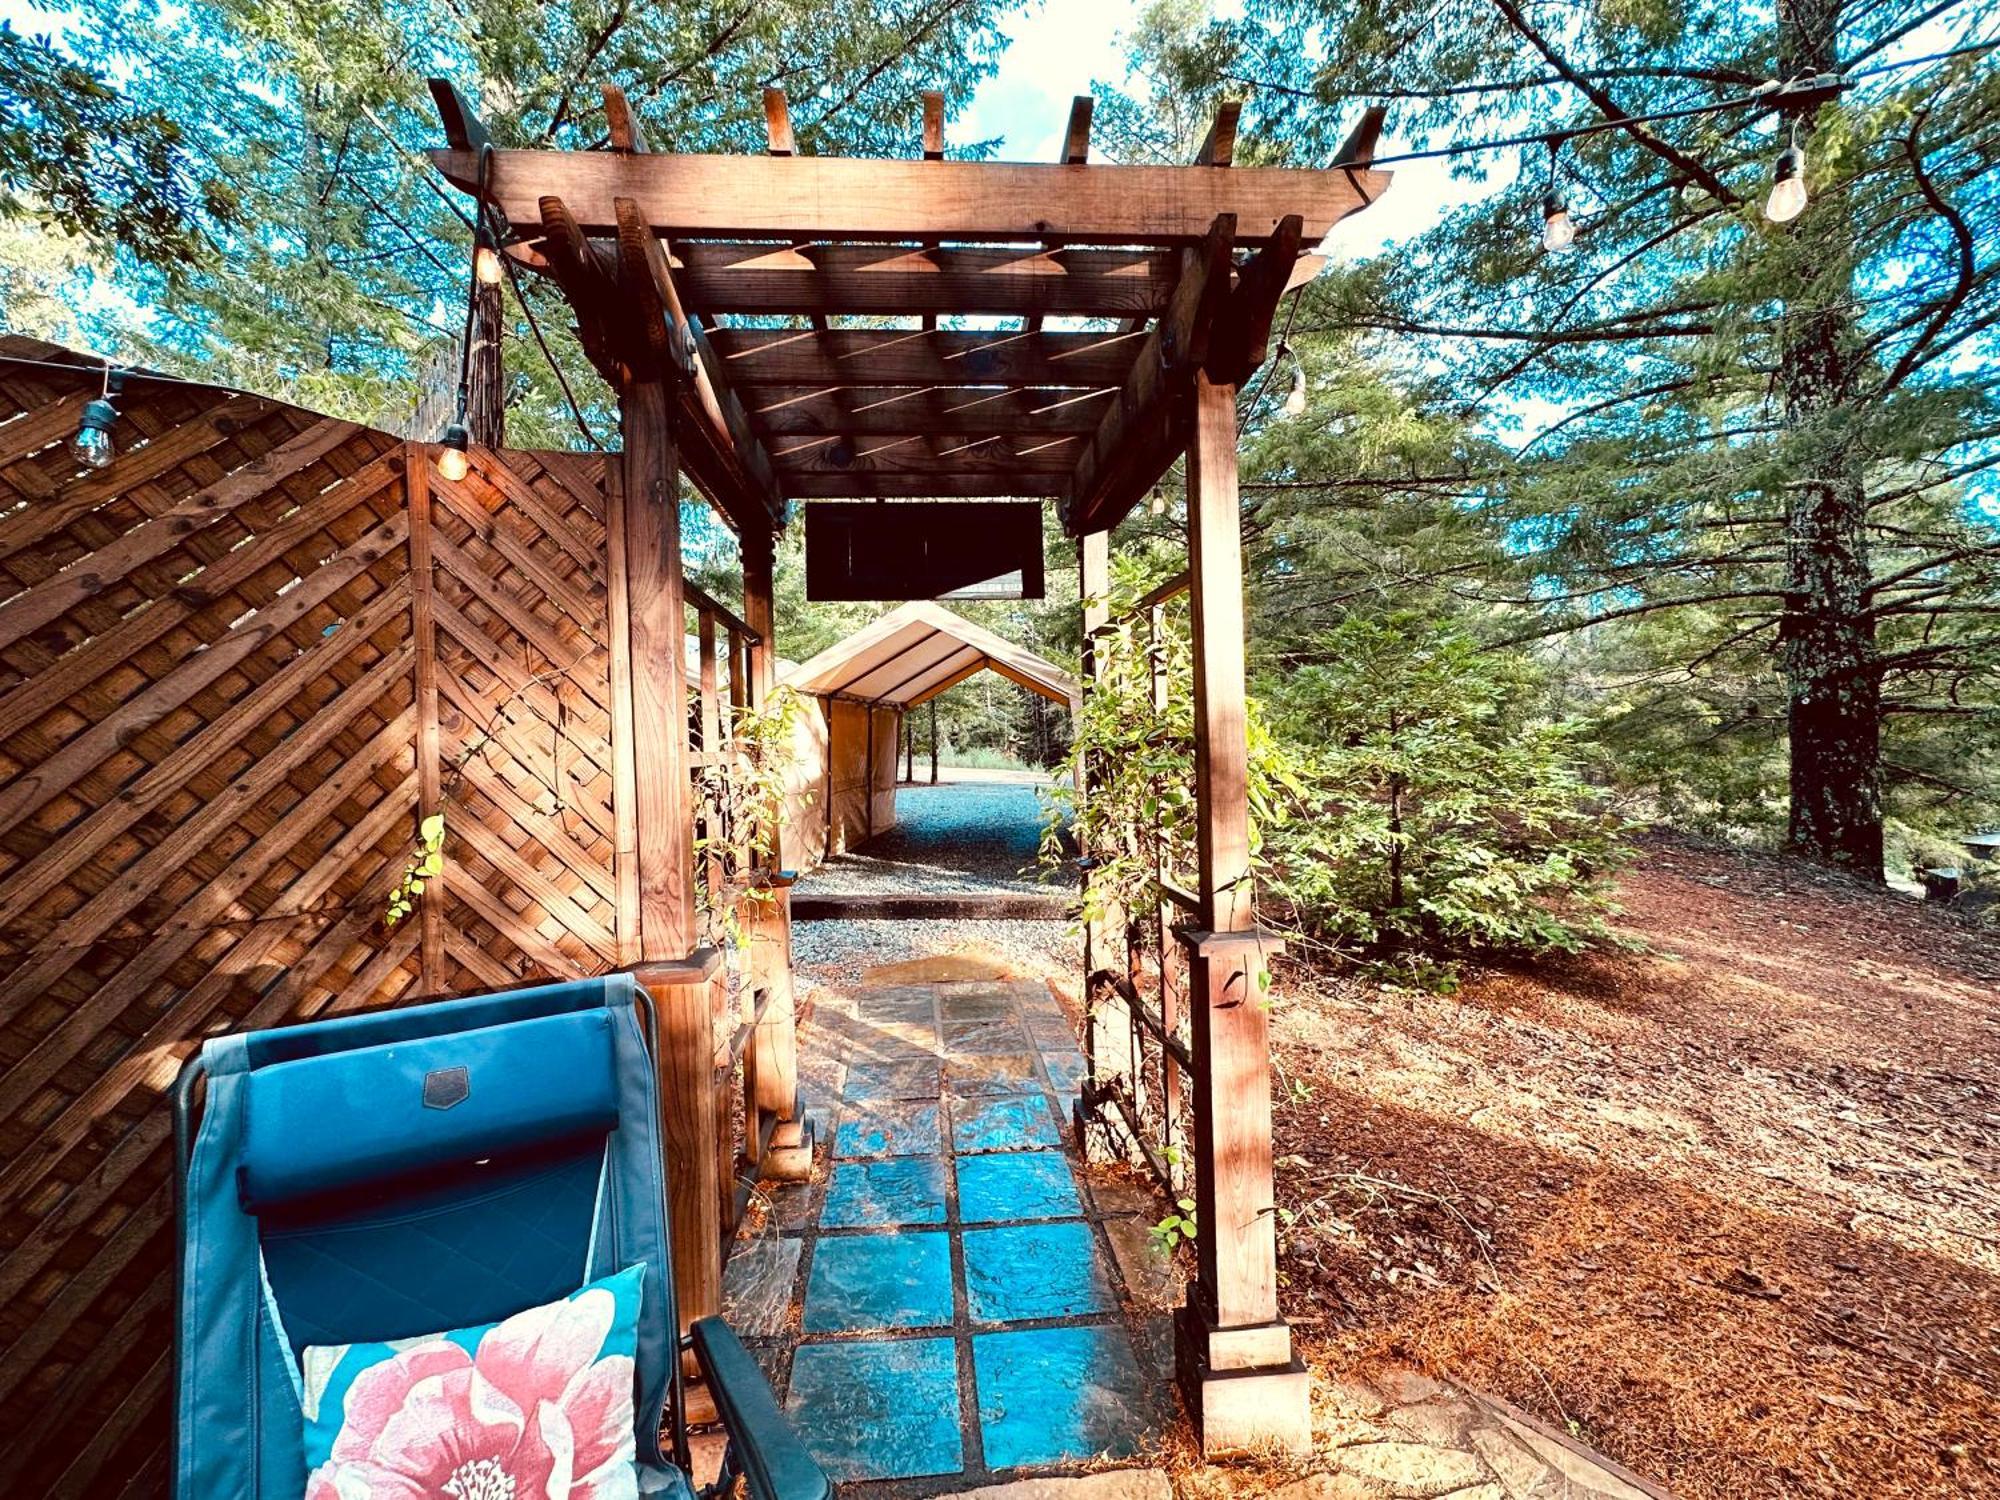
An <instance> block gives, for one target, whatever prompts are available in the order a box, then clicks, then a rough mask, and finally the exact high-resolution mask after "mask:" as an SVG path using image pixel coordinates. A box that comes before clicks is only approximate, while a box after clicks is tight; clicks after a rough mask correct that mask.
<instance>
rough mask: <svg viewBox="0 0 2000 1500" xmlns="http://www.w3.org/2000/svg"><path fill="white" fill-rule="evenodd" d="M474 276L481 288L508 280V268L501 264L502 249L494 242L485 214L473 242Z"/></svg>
mask: <svg viewBox="0 0 2000 1500" xmlns="http://www.w3.org/2000/svg"><path fill="white" fill-rule="evenodd" d="M472 274H473V275H474V276H475V277H477V278H478V280H479V284H480V285H481V286H498V285H500V283H501V282H503V281H505V280H506V279H507V268H506V267H505V266H503V265H502V264H500V247H499V246H498V245H496V244H495V243H494V242H493V231H492V230H490V229H488V228H487V227H486V223H485V215H483V214H482V215H481V216H480V225H479V228H478V230H477V231H476V232H475V233H474V235H473V240H472Z"/></svg>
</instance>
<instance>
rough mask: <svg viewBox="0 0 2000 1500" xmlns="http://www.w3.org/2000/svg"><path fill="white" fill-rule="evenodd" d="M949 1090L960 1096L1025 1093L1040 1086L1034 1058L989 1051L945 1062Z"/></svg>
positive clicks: (1017, 1053)
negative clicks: (949, 1085)
mask: <svg viewBox="0 0 2000 1500" xmlns="http://www.w3.org/2000/svg"><path fill="white" fill-rule="evenodd" d="M945 1077H946V1078H947V1079H948V1080H949V1081H950V1084H951V1091H952V1093H953V1094H955V1095H957V1096H958V1097H960V1098H966V1099H971V1098H978V1097H982V1096H985V1095H991V1094H1025V1093H1029V1092H1031V1091H1037V1090H1039V1089H1040V1088H1041V1086H1042V1080H1041V1078H1040V1077H1039V1076H1038V1075H1037V1074H1036V1072H1035V1059H1034V1057H1033V1055H1031V1054H1029V1053H1026V1052H992V1053H985V1054H982V1055H979V1056H968V1057H954V1058H952V1059H951V1060H950V1061H948V1062H947V1063H946V1064H945Z"/></svg>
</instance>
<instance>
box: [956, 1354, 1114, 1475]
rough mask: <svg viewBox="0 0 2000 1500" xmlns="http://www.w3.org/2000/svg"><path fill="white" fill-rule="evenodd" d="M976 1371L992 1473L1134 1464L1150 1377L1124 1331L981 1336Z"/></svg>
mask: <svg viewBox="0 0 2000 1500" xmlns="http://www.w3.org/2000/svg"><path fill="white" fill-rule="evenodd" d="M972 1369H973V1379H974V1382H975V1383H976V1384H977V1386H978V1388H979V1430H980V1436H981V1437H982V1439H983V1440H984V1443H985V1447H986V1463H987V1467H989V1468H993V1469H1017V1468H1026V1467H1030V1466H1035V1465H1041V1464H1056V1463H1066V1462H1075V1461H1077V1460H1079V1459H1085V1458H1090V1457H1094V1456H1098V1455H1102V1456H1106V1457H1110V1458H1129V1457H1130V1456H1131V1455H1132V1454H1134V1453H1136V1452H1137V1451H1138V1448H1139V1443H1140V1441H1141V1439H1142V1438H1143V1437H1144V1436H1145V1434H1146V1432H1147V1427H1148V1423H1147V1421H1146V1416H1145V1403H1144V1396H1143V1394H1142V1392H1143V1390H1144V1384H1145V1382H1144V1377H1143V1376H1142V1375H1141V1374H1140V1372H1139V1365H1138V1362H1137V1361H1136V1360H1135V1359H1133V1357H1132V1349H1131V1346H1130V1345H1129V1344H1128V1343H1127V1342H1126V1339H1125V1334H1124V1332H1123V1330H1121V1329H1119V1328H1116V1327H1113V1326H1110V1325H1102V1324H1100V1325H1097V1326H1095V1327H1085V1328H1033V1329H1023V1330H1019V1331H1017V1332H1011V1333H984V1334H980V1335H978V1336H977V1337H975V1338H974V1339H973V1341H972Z"/></svg>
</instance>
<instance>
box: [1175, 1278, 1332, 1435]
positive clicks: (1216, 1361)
mask: <svg viewBox="0 0 2000 1500" xmlns="http://www.w3.org/2000/svg"><path fill="white" fill-rule="evenodd" d="M1188 1296H1189V1299H1190V1303H1192V1302H1193V1299H1194V1297H1195V1291H1194V1289H1193V1288H1192V1287H1190V1288H1189V1291H1188ZM1174 1371H1175V1375H1176V1377H1177V1378H1178V1380H1179V1382H1180V1387H1181V1399H1182V1400H1183V1401H1185V1402H1186V1403H1187V1412H1188V1419H1189V1420H1190V1421H1191V1422H1193V1424H1194V1430H1195V1437H1196V1440H1197V1441H1198V1442H1199V1443H1200V1444H1201V1451H1202V1453H1203V1455H1204V1456H1207V1457H1214V1456H1216V1455H1219V1454H1225V1453H1244V1452H1271V1451H1278V1452H1284V1453H1307V1452H1310V1451H1311V1450H1312V1381H1311V1377H1310V1376H1309V1375H1308V1374H1307V1373H1306V1367H1305V1366H1304V1365H1303V1364H1301V1363H1300V1362H1299V1360H1298V1357H1297V1356H1296V1355H1295V1354H1293V1353H1292V1330H1291V1327H1290V1325H1289V1324H1287V1323H1285V1322H1284V1321H1283V1320H1279V1321H1277V1322H1273V1323H1262V1324H1258V1325H1256V1326H1255V1327H1251V1328H1215V1327H1212V1326H1211V1325H1210V1324H1209V1322H1208V1319H1207V1318H1206V1317H1205V1316H1204V1315H1203V1313H1202V1312H1201V1310H1200V1309H1199V1308H1198V1307H1196V1306H1193V1305H1190V1306H1185V1307H1181V1308H1179V1309H1177V1310H1176V1311H1175V1313H1174Z"/></svg>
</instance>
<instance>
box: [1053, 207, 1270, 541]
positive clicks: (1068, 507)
mask: <svg viewBox="0 0 2000 1500" xmlns="http://www.w3.org/2000/svg"><path fill="white" fill-rule="evenodd" d="M1216 175H1217V176H1222V175H1225V174H1222V173H1217V174H1216ZM1235 230H1236V226H1235V222H1234V221H1233V220H1232V219H1231V218H1230V217H1229V215H1227V214H1221V215H1218V216H1217V218H1216V220H1215V222H1214V224H1213V225H1211V226H1210V228H1209V232H1208V235H1207V237H1206V238H1205V239H1204V240H1203V241H1202V243H1201V245H1200V246H1199V247H1197V248H1194V249H1190V250H1183V251H1182V252H1181V277H1180V282H1179V284H1178V285H1177V286H1176V287H1175V288H1174V295H1173V300H1172V302H1171V303H1169V305H1168V307H1167V310H1166V312H1165V313H1163V314H1162V315H1161V317H1160V320H1159V322H1158V323H1157V324H1156V325H1155V326H1154V328H1153V330H1152V332H1151V333H1149V334H1147V335H1146V342H1145V344H1144V345H1143V346H1142V347H1141V349H1140V351H1139V357H1138V358H1137V359H1136V360H1134V361H1133V364H1132V373H1131V375H1130V377H1129V378H1128V379H1127V380H1126V382H1125V386H1124V388H1123V389H1122V390H1121V391H1120V392H1119V395H1118V401H1117V404H1116V405H1115V406H1114V407H1112V409H1111V410H1110V411H1107V412H1106V413H1105V414H1104V417H1103V420H1102V421H1101V422H1100V423H1099V425H1098V429H1097V434H1096V436H1095V437H1094V438H1092V439H1091V441H1090V443H1089V444H1088V445H1087V447H1086V448H1085V450H1084V452H1083V454H1082V456H1081V457H1080V458H1079V459H1078V460H1077V465H1076V468H1075V470H1074V471H1073V472H1072V474H1071V477H1070V481H1069V484H1068V485H1067V486H1066V491H1065V495H1064V499H1063V507H1062V512H1063V525H1064V527H1065V528H1067V530H1068V531H1069V533H1070V534H1071V535H1072V536H1081V535H1084V534H1085V533H1088V532H1092V531H1108V530H1110V529H1111V528H1112V527H1114V526H1116V525H1117V524H1118V523H1119V521H1121V520H1122V519H1124V517H1125V514H1126V512H1127V511H1129V510H1131V508H1132V507H1133V505H1135V504H1136V503H1138V500H1139V497H1140V496H1142V495H1143V494H1145V492H1146V490H1147V489H1148V488H1149V487H1150V486H1151V485H1153V484H1154V483H1155V482H1157V481H1158V479H1159V477H1160V476H1161V475H1162V474H1164V473H1165V472H1166V470H1167V466H1168V465H1169V464H1171V463H1172V462H1173V460H1174V455H1175V454H1176V453H1177V452H1178V451H1179V450H1180V448H1181V447H1182V446H1183V444H1184V442H1185V419H1184V417H1183V415H1182V414H1181V413H1180V412H1179V411H1178V410H1177V409H1176V408H1177V405H1178V403H1177V402H1176V400H1175V399H1174V398H1175V393H1176V391H1178V390H1180V389H1182V388H1184V387H1185V386H1186V384H1187V381H1188V380H1189V379H1190V378H1191V376H1192V374H1193V372H1194V371H1195V370H1197V369H1199V368H1201V365H1202V363H1203V362H1204V361H1205V360H1206V359H1207V357H1208V347H1207V346H1208V337H1209V331H1210V328H1211V326H1212V325H1213V323H1214V321H1215V315H1216V311H1217V309H1219V308H1220V307H1221V305H1222V303H1223V300H1224V299H1225V298H1226V297H1227V295H1228V293H1229V278H1230V254H1231V250H1232V248H1233V246H1234V244H1235V238H1236V235H1235Z"/></svg>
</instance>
